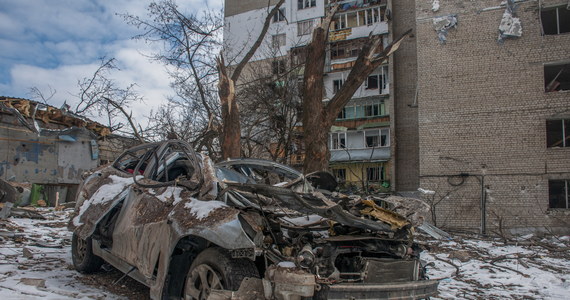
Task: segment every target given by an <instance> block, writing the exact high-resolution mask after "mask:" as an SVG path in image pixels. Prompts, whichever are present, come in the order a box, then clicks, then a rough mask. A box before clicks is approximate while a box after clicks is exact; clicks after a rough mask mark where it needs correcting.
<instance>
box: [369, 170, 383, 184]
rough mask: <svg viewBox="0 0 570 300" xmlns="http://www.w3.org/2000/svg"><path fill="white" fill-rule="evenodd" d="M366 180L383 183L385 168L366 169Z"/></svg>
mask: <svg viewBox="0 0 570 300" xmlns="http://www.w3.org/2000/svg"><path fill="white" fill-rule="evenodd" d="M366 179H367V180H368V181H382V180H384V167H370V168H366Z"/></svg>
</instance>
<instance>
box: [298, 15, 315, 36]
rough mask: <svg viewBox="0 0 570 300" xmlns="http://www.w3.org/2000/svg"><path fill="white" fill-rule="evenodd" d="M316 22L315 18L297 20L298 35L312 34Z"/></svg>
mask: <svg viewBox="0 0 570 300" xmlns="http://www.w3.org/2000/svg"><path fill="white" fill-rule="evenodd" d="M314 24H315V22H314V19H309V20H304V21H299V22H297V36H303V35H307V34H311V32H312V29H313V26H314Z"/></svg>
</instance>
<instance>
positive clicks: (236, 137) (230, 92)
mask: <svg viewBox="0 0 570 300" xmlns="http://www.w3.org/2000/svg"><path fill="white" fill-rule="evenodd" d="M217 64H218V74H219V80H220V81H219V83H218V95H219V96H220V102H221V105H222V120H223V127H222V141H221V144H222V159H224V160H225V159H228V158H236V157H240V156H241V143H240V139H241V126H240V122H239V108H238V105H237V102H236V101H235V97H236V91H235V84H234V81H233V80H232V79H231V78H229V77H228V70H227V67H226V65H225V64H224V59H223V57H222V56H220V57H219V58H218V59H217Z"/></svg>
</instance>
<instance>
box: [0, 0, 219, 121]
mask: <svg viewBox="0 0 570 300" xmlns="http://www.w3.org/2000/svg"><path fill="white" fill-rule="evenodd" d="M149 3H150V0H144V1H140V0H114V1H106V0H96V1H87V0H58V1H50V0H3V1H2V5H0V28H2V30H0V48H1V49H2V51H3V54H2V56H0V95H4V96H12V97H22V98H30V96H31V95H30V94H29V90H30V88H31V87H37V88H39V89H40V90H42V91H44V92H45V93H47V92H48V91H49V87H51V88H53V89H55V90H57V93H56V95H55V96H54V97H53V98H52V100H51V103H50V104H51V105H54V106H60V105H61V104H63V102H64V101H67V103H69V104H71V105H73V104H76V101H77V100H76V99H77V98H76V97H74V95H76V94H77V93H78V90H79V89H78V87H77V81H78V80H79V79H82V78H84V77H89V76H91V75H92V74H93V72H94V71H95V70H96V69H97V67H98V66H99V62H100V61H99V59H100V58H101V57H102V56H105V57H107V58H111V57H114V58H116V59H117V65H118V66H119V68H120V69H121V70H120V71H115V72H114V73H113V74H112V75H111V76H112V77H113V78H114V79H116V81H117V82H118V83H119V85H120V86H123V87H124V86H127V85H129V84H131V83H136V85H137V91H138V92H139V93H140V94H141V95H142V96H143V97H144V99H145V103H144V104H137V105H134V106H133V107H132V110H133V114H134V115H135V116H136V117H137V119H139V120H140V121H139V122H142V119H143V116H146V115H148V113H149V112H150V110H151V109H152V108H155V107H157V105H159V104H160V103H165V102H166V98H167V96H168V95H172V93H173V91H172V89H171V88H170V85H169V84H170V80H169V77H168V74H167V72H166V69H165V67H164V66H163V65H162V64H159V63H157V62H151V61H149V59H148V57H146V56H145V55H144V54H146V55H149V54H150V53H152V51H157V50H158V49H159V47H160V46H161V45H157V44H155V45H148V44H145V43H144V42H141V41H134V40H131V39H130V38H131V37H132V36H134V35H135V34H137V33H139V32H137V29H136V28H134V27H133V26H130V25H128V24H126V23H125V22H124V20H123V18H122V17H121V16H119V15H117V13H119V14H122V13H127V12H128V13H130V14H134V15H138V16H141V17H146V16H147V11H146V9H147V7H148V4H149ZM177 3H178V4H179V6H180V7H181V10H182V11H187V12H192V11H193V12H200V11H202V10H203V9H206V8H210V9H221V7H222V0H208V1H204V0H184V1H182V0H178V1H177ZM143 53H144V54H143Z"/></svg>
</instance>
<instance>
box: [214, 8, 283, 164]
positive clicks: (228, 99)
mask: <svg viewBox="0 0 570 300" xmlns="http://www.w3.org/2000/svg"><path fill="white" fill-rule="evenodd" d="M283 2H285V0H279V2H277V4H276V5H275V6H274V7H273V9H271V11H269V14H268V15H267V16H266V17H265V22H264V23H263V28H262V29H261V33H260V34H259V36H258V37H257V40H255V42H254V43H253V45H252V46H251V48H250V49H249V51H248V52H247V53H246V54H245V56H244V57H243V58H242V60H241V61H240V62H239V63H238V64H237V66H236V67H235V69H234V71H233V74H232V75H231V77H230V76H229V75H228V70H227V67H226V65H225V62H224V58H223V56H222V55H221V54H220V56H219V57H218V58H216V63H217V64H218V73H219V78H220V81H219V83H218V95H219V96H220V102H221V105H222V122H223V123H224V124H223V126H222V134H221V136H222V137H221V138H222V139H221V144H222V159H227V158H236V157H240V156H241V126H240V122H239V108H238V104H237V102H236V99H235V97H236V91H235V83H236V82H237V81H238V79H239V76H240V75H241V72H242V70H243V68H244V67H245V65H246V64H247V63H248V62H249V60H250V59H251V58H252V57H253V55H254V54H255V51H257V49H258V48H259V46H260V45H261V43H262V42H263V39H264V37H265V34H266V33H267V30H268V29H269V25H270V24H271V19H272V18H273V15H275V14H276V13H277V12H278V11H279V8H280V7H281V5H282V4H283Z"/></svg>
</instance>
